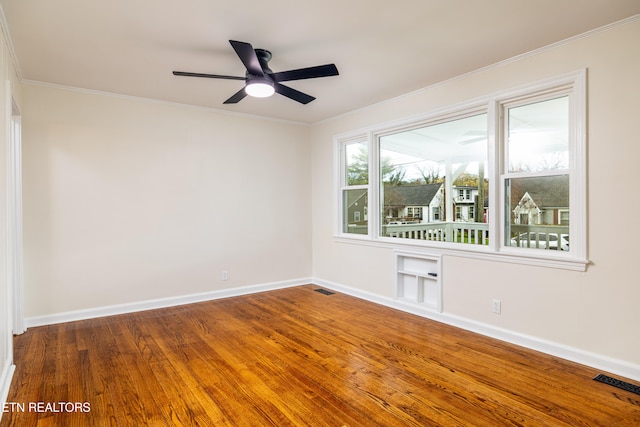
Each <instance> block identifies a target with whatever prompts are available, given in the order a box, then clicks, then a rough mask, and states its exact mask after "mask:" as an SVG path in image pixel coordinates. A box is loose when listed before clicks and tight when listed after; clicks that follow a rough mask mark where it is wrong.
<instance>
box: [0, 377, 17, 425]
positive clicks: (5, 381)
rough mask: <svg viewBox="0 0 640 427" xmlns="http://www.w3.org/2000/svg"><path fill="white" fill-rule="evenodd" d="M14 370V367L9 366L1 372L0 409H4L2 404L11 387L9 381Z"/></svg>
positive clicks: (0, 414)
mask: <svg viewBox="0 0 640 427" xmlns="http://www.w3.org/2000/svg"><path fill="white" fill-rule="evenodd" d="M15 370H16V365H13V364H9V365H7V366H5V367H4V369H3V370H2V376H0V407H1V408H4V404H5V403H6V402H7V397H8V396H9V388H10V387H11V380H12V379H13V373H14V372H15ZM3 413H4V411H1V410H0V420H2V414H3Z"/></svg>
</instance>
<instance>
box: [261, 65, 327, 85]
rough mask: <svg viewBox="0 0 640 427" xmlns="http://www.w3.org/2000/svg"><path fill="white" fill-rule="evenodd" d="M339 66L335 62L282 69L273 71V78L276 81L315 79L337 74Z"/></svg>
mask: <svg viewBox="0 0 640 427" xmlns="http://www.w3.org/2000/svg"><path fill="white" fill-rule="evenodd" d="M337 75H338V68H337V67H336V66H335V64H327V65H318V66H316V67H308V68H300V69H297V70H289V71H281V72H279V73H273V74H272V75H271V78H273V80H274V81H276V82H287V81H291V80H304V79H315V78H317V77H329V76H337Z"/></svg>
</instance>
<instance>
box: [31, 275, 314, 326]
mask: <svg viewBox="0 0 640 427" xmlns="http://www.w3.org/2000/svg"><path fill="white" fill-rule="evenodd" d="M309 283H311V278H301V279H294V280H285V281H281V282H272V283H263V284H258V285H250V286H242V287H238V288H230V289H221V290H217V291H211V292H203V293H198V294H189V295H181V296H176V297H169V298H159V299H153V300H146V301H139V302H133V303H126V304H118V305H110V306H104V307H96V308H90V309H85V310H74V311H67V312H63V313H56V314H49V315H44V316H34V317H27V318H25V326H26V328H27V329H28V328H34V327H38V326H45V325H53V324H56V323H66V322H75V321H77V320H87V319H95V318H98V317H105V316H114V315H118V314H126V313H134V312H137V311H145V310H154V309H158V308H166V307H174V306H178V305H184V304H193V303H196V302H204V301H212V300H216V299H222V298H229V297H235V296H240V295H248V294H254V293H258V292H265V291H271V290H275V289H283V288H288V287H292V286H300V285H304V284H309Z"/></svg>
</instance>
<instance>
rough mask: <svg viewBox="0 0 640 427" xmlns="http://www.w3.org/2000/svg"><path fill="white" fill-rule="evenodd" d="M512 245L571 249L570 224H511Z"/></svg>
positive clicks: (562, 249) (561, 249)
mask: <svg viewBox="0 0 640 427" xmlns="http://www.w3.org/2000/svg"><path fill="white" fill-rule="evenodd" d="M510 228H511V235H512V236H513V237H512V238H511V246H519V247H523V248H537V249H552V250H560V251H568V250H569V226H568V225H520V224H511V225H510Z"/></svg>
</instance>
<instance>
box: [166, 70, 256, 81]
mask: <svg viewBox="0 0 640 427" xmlns="http://www.w3.org/2000/svg"><path fill="white" fill-rule="evenodd" d="M173 75H174V76H186V77H206V78H209V79H227V80H246V78H245V77H236V76H222V75H220V74H203V73H189V72H186V71H174V72H173Z"/></svg>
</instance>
